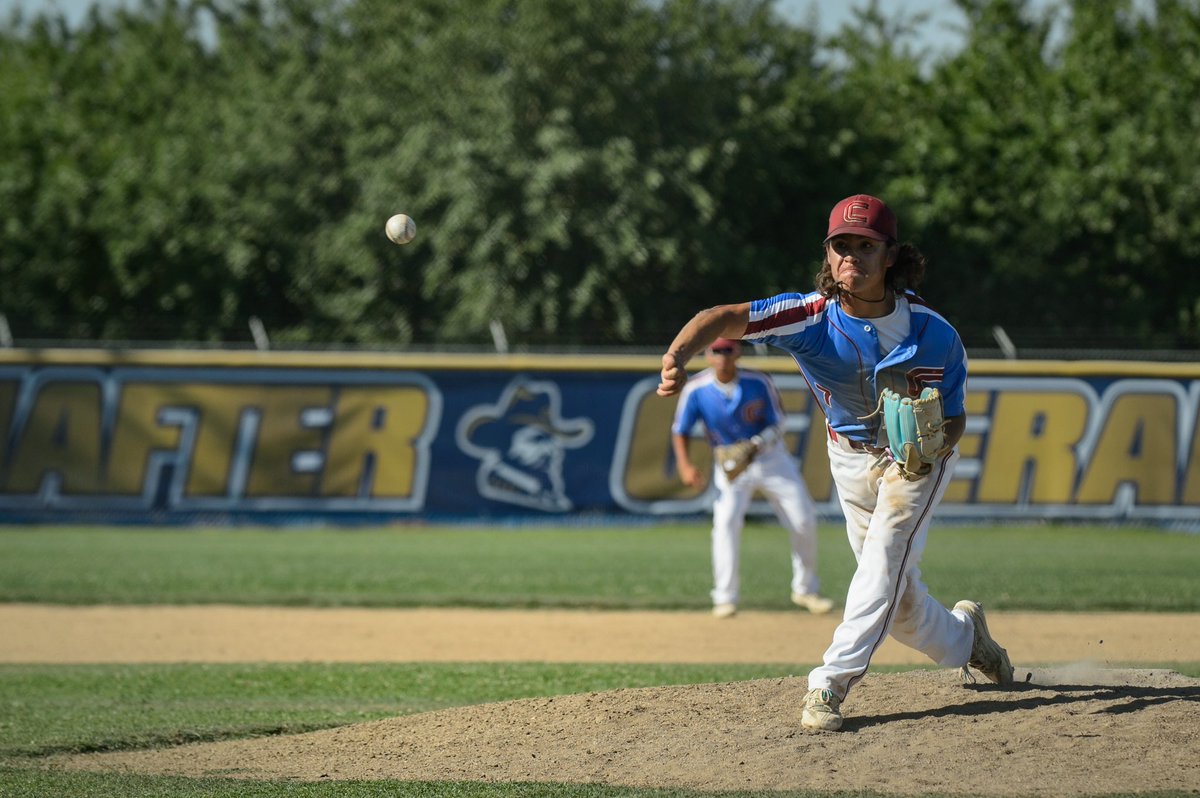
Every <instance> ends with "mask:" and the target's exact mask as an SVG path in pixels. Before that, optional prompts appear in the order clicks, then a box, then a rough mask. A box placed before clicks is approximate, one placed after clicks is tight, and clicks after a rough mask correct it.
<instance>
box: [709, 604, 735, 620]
mask: <svg viewBox="0 0 1200 798" xmlns="http://www.w3.org/2000/svg"><path fill="white" fill-rule="evenodd" d="M712 612H713V617H714V618H732V617H733V616H735V615H737V605H736V604H714V605H713V610H712Z"/></svg>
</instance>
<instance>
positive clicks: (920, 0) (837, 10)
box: [0, 0, 965, 52]
mask: <svg viewBox="0 0 1200 798" xmlns="http://www.w3.org/2000/svg"><path fill="white" fill-rule="evenodd" d="M867 1H868V0H777V3H778V5H777V7H778V9H779V11H780V13H781V14H783V15H784V16H785V17H787V18H788V19H794V20H797V21H801V22H804V21H808V20H809V19H814V18H815V19H816V21H817V23H818V26H819V29H820V30H821V32H822V33H833V32H835V31H837V30H839V29H841V27H842V24H843V23H844V22H846V21H848V20H849V19H850V16H851V10H852V9H853V8H854V7H856V6H863V5H865V4H866V2H867ZM96 2H101V3H103V4H104V5H109V6H116V5H122V4H123V5H136V0H0V15H2V16H4V17H7V16H8V13H9V12H10V11H11V10H12V9H14V8H20V9H23V10H24V11H26V12H37V11H43V10H50V9H57V10H59V11H61V12H62V13H63V14H64V16H66V18H67V20H68V22H79V21H80V20H82V19H83V18H84V15H85V14H86V12H87V9H88V8H90V7H91V6H92V5H93V4H94V3H96ZM880 7H881V9H882V10H883V12H884V14H885V15H888V16H890V15H892V14H894V13H905V14H910V15H915V14H918V13H927V14H929V19H928V21H927V22H925V23H924V24H923V25H921V26H920V28H919V30H918V36H917V38H916V39H915V40H914V44H916V45H919V46H921V47H922V48H928V49H929V50H932V51H936V52H946V51H952V50H954V49H957V47H959V46H961V44H962V37H961V36H960V35H957V34H956V33H955V32H954V29H955V28H956V27H957V26H960V25H961V24H962V23H963V22H964V21H965V19H964V17H963V16H962V13H961V12H960V11H959V10H958V8H957V7H956V6H955V4H954V2H953V0H881V3H880Z"/></svg>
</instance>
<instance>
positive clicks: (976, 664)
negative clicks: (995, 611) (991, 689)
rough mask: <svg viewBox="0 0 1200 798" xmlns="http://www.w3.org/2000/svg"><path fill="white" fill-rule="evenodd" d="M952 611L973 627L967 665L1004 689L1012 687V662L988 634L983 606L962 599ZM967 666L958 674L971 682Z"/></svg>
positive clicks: (971, 678)
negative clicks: (973, 632)
mask: <svg viewBox="0 0 1200 798" xmlns="http://www.w3.org/2000/svg"><path fill="white" fill-rule="evenodd" d="M954 609H956V610H959V611H961V612H962V613H963V614H964V615H966V616H967V617H968V618H970V619H971V622H972V623H973V624H974V625H975V639H974V641H973V642H972V643H971V658H970V659H969V660H967V665H970V666H971V667H972V668H974V669H975V670H977V671H979V672H980V673H982V674H983V675H984V676H986V677H987V678H988V680H990V681H992V682H995V683H996V684H999V685H1003V686H1005V687H1008V686H1010V685H1012V683H1013V666H1012V662H1010V661H1009V659H1008V652H1007V651H1005V650H1004V649H1002V648H1000V646H999V644H997V643H996V641H995V640H993V639H992V635H991V633H990V632H988V628H987V620H986V619H985V618H984V617H983V605H982V604H980V603H979V602H977V601H967V600H966V599H964V600H962V601H960V602H958V603H957V604H955V605H954ZM967 665H963V666H962V670H961V671H959V673H960V675H961V676H962V677H963V679H964V680H970V681H972V682H973V681H975V679H974V678H973V677H972V676H971V672H970V671H969V670H967Z"/></svg>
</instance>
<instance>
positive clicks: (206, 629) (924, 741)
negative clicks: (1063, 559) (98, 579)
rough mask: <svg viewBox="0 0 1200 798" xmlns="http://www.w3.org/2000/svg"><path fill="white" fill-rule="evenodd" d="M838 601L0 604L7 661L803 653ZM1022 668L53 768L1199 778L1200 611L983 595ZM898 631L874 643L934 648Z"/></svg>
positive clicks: (1015, 779)
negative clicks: (900, 639) (1039, 608)
mask: <svg viewBox="0 0 1200 798" xmlns="http://www.w3.org/2000/svg"><path fill="white" fill-rule="evenodd" d="M836 622H837V620H836V618H829V617H814V616H809V615H806V614H803V613H795V614H793V613H752V612H751V613H745V614H743V615H740V616H738V617H737V618H734V619H732V620H729V621H718V620H716V619H713V618H711V617H709V616H707V614H702V613H688V612H676V613H669V612H663V613H615V612H612V613H609V612H565V611H563V612H560V611H546V612H517V611H500V612H479V611H474V610H310V609H264V608H239V607H158V608H140V609H139V608H118V607H92V608H74V609H72V608H62V607H43V606H19V605H9V606H2V605H0V639H2V640H4V641H5V645H4V646H3V647H0V660H2V661H6V662H121V661H125V662H169V661H204V662H235V661H465V660H485V661H519V660H526V661H538V660H541V661H557V662H564V661H580V662H583V661H592V662H704V661H712V662H762V663H769V662H790V663H811V662H815V661H817V660H818V659H819V657H820V652H821V650H822V649H823V648H824V646H825V645H826V644H827V642H828V640H829V636H830V634H831V633H832V630H833V627H834V626H835V625H836ZM989 626H990V627H991V629H992V631H993V633H994V634H995V635H996V637H997V639H999V640H1000V641H1001V643H1002V644H1004V645H1005V646H1006V647H1007V648H1008V649H1009V651H1010V653H1011V654H1012V655H1013V660H1014V664H1016V665H1017V669H1018V671H1017V675H1018V679H1020V680H1025V679H1026V678H1027V679H1028V681H1021V683H1019V684H1018V685H1017V686H1016V687H1015V688H1014V689H1012V690H1001V689H999V688H996V687H994V686H992V685H964V684H962V683H960V681H959V680H958V677H957V675H956V673H955V672H954V671H950V670H940V671H916V672H911V673H903V674H879V673H872V674H869V675H868V676H867V677H866V678H865V679H864V680H863V681H862V683H861V684H859V685H858V686H857V687H856V688H855V690H854V691H853V692H852V693H851V694H850V696H849V697H848V698H847V701H846V703H845V706H844V710H845V713H846V716H847V721H846V726H845V728H844V730H843V731H841V732H837V733H811V732H805V731H804V730H802V729H801V728H800V727H799V723H798V720H799V710H798V706H799V702H800V699H801V697H802V696H803V694H804V692H805V687H806V684H805V681H804V679H803V676H801V675H797V676H793V677H789V678H780V679H760V680H755V681H747V682H737V683H728V684H706V685H688V686H671V687H654V688H642V689H627V690H614V691H608V692H602V693H588V694H582V695H570V696H559V697H554V698H537V699H525V700H520V701H509V702H503V703H494V704H483V705H478V706H471V707H460V708H455V709H448V710H442V711H437V712H428V713H423V714H419V715H413V716H407V717H399V718H389V719H385V720H381V721H375V722H371V723H363V724H356V725H352V726H345V727H341V728H337V729H329V730H325V731H319V732H312V733H309V734H301V735H291V736H281V737H268V738H261V739H253V740H236V741H229V742H220V743H204V744H196V745H188V746H181V747H177V748H170V749H165V750H153V751H135V752H121V753H109V754H92V755H80V756H69V757H68V756H64V757H58V758H55V759H53V760H52V761H51V762H50V763H49V764H50V765H51V766H53V767H63V768H69V769H84V770H118V771H127V772H139V773H159V774H175V775H184V776H232V777H238V778H251V779H286V780H303V781H309V780H312V781H321V780H331V779H332V780H377V779H405V780H422V781H425V780H428V781H440V780H467V781H479V782H509V781H539V782H576V783H598V784H609V785H625V786H638V787H663V788H692V789H701V790H749V791H760V792H762V791H772V790H784V789H814V790H855V789H863V790H866V789H871V790H877V791H880V792H885V793H890V794H895V795H924V794H928V793H932V792H938V793H945V794H970V795H1039V796H1042V795H1045V796H1051V795H1064V796H1075V795H1085V794H1094V793H1137V792H1147V791H1153V790H1196V789H1200V724H1197V723H1196V717H1197V715H1198V714H1200V680H1198V679H1192V678H1188V677H1184V676H1181V675H1179V674H1178V673H1174V672H1172V671H1170V670H1152V669H1147V668H1139V667H1136V665H1137V663H1147V662H1169V661H1200V634H1197V632H1198V631H1200V616H1196V615H1136V616H1132V615H1120V614H1084V615H1071V616H1058V615H1049V614H1045V615H1043V614H1034V613H994V614H989ZM918 661H920V660H919V658H918V657H915V656H913V655H912V654H911V652H907V651H906V650H905V649H903V648H901V647H899V646H895V644H894V643H889V644H888V645H887V646H885V647H884V649H882V650H881V651H880V652H879V656H877V657H876V662H879V663H883V662H918Z"/></svg>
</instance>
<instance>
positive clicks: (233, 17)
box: [0, 0, 1200, 350]
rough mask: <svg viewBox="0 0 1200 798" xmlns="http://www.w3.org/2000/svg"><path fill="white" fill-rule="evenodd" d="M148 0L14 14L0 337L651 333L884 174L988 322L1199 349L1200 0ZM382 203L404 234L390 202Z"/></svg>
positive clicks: (6, 107) (327, 340) (1078, 337)
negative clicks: (405, 220) (953, 13)
mask: <svg viewBox="0 0 1200 798" xmlns="http://www.w3.org/2000/svg"><path fill="white" fill-rule="evenodd" d="M957 4H958V6H959V8H960V9H961V10H962V11H963V13H964V15H965V17H966V20H967V21H966V29H965V31H964V32H963V34H964V35H963V42H964V44H963V47H962V48H961V49H958V50H955V51H954V52H950V53H941V54H934V55H931V54H929V53H925V52H922V51H920V49H919V48H918V47H917V45H916V39H915V38H914V37H913V36H912V30H913V27H912V25H913V23H914V21H913V20H907V21H906V20H904V19H902V18H900V19H897V18H892V17H887V16H885V15H884V14H883V13H882V11H881V6H880V5H879V4H878V3H877V2H865V1H864V2H862V3H860V8H859V9H858V14H857V18H856V19H855V21H854V22H853V23H852V24H849V25H847V26H846V27H845V28H844V29H843V30H841V31H839V32H838V34H837V35H835V36H831V37H822V36H821V35H820V34H819V33H818V31H817V30H816V29H815V28H810V27H808V26H807V25H806V24H805V23H801V22H797V21H795V20H789V19H786V18H784V17H783V16H782V15H781V14H780V13H779V10H778V9H777V8H776V6H775V4H774V3H773V2H772V1H771V0H661V1H660V2H647V1H646V0H406V2H404V3H395V2H390V0H143V1H142V3H141V5H139V6H137V7H136V8H128V7H117V8H107V7H106V8H99V7H97V8H93V9H92V10H91V12H90V13H89V15H88V16H87V18H86V19H85V20H84V21H83V22H82V23H79V24H73V25H69V24H68V23H67V21H66V20H65V19H64V18H63V17H62V16H61V14H59V13H57V12H45V13H40V14H36V15H31V16H22V15H20V14H18V13H14V14H12V15H11V16H10V17H9V18H8V19H7V20H5V21H4V22H3V24H2V25H0V208H2V209H3V214H2V218H0V286H2V288H0V313H3V314H4V316H5V317H6V319H7V321H8V324H9V326H10V328H11V329H12V333H13V335H14V336H15V337H16V338H17V339H18V340H20V339H31V340H32V339H37V340H41V339H84V338H86V339H95V338H99V339H107V340H122V341H170V340H178V341H191V342H212V343H216V342H222V341H225V342H228V341H240V340H245V339H246V338H247V337H248V336H247V333H246V323H247V319H249V318H250V317H258V318H259V319H261V320H262V321H263V322H264V324H265V326H266V328H267V329H268V330H269V332H270V334H271V337H272V339H273V340H274V341H276V342H281V343H287V344H294V345H313V346H322V345H330V346H340V345H365V346H384V347H388V346H397V347H401V346H406V345H410V344H429V343H435V344H444V345H453V344H463V345H469V344H479V343H485V342H490V341H491V335H490V330H491V325H492V323H493V322H496V321H498V322H499V323H500V324H502V325H503V327H504V330H505V331H506V334H507V337H508V339H509V340H510V341H511V342H513V343H514V344H515V345H530V346H542V345H551V344H553V345H560V346H597V345H603V346H637V347H643V346H647V347H657V346H661V345H664V344H665V343H666V342H667V341H668V340H669V339H670V337H671V334H672V333H673V331H674V330H675V329H677V328H678V326H679V325H680V324H682V322H683V321H684V320H686V319H687V318H688V317H690V316H691V314H692V313H693V312H694V311H695V310H697V309H699V308H701V307H706V306H709V305H712V304H716V303H719V302H730V301H743V300H747V299H753V298H757V297H761V296H768V295H770V294H773V293H776V292H779V291H787V290H800V291H807V290H811V289H812V286H813V275H814V274H815V272H816V269H817V265H818V261H819V259H820V257H821V251H820V242H821V239H822V237H823V234H824V228H825V222H826V219H827V214H828V212H829V208H830V207H832V205H833V203H834V202H836V201H837V200H838V199H840V198H841V197H843V196H846V195H848V194H851V193H857V192H860V191H861V192H868V193H873V194H877V195H879V196H881V197H883V198H885V199H886V200H887V201H888V202H889V203H890V204H891V205H892V206H893V207H894V208H896V210H897V211H898V214H899V216H900V220H901V231H900V232H901V238H902V239H903V240H906V241H912V242H914V243H916V244H917V246H918V247H919V248H920V249H921V250H922V251H923V252H924V253H925V255H926V256H927V258H928V263H929V267H928V277H927V279H926V284H925V288H924V291H923V293H924V294H925V296H926V298H927V299H928V300H929V301H930V302H931V303H932V304H933V305H934V306H935V307H937V308H938V309H939V310H940V311H941V312H942V313H944V314H945V315H946V316H947V317H948V318H950V319H951V321H952V322H954V323H955V324H956V326H958V327H959V329H960V330H961V331H962V332H963V335H964V339H965V340H966V341H967V343H968V346H991V345H992V337H991V331H992V329H993V327H995V326H1001V327H1003V328H1004V329H1005V330H1006V331H1007V332H1008V334H1009V335H1010V337H1011V338H1012V339H1013V340H1014V341H1015V342H1016V343H1017V345H1018V346H1019V347H1021V346H1026V347H1051V346H1076V347H1078V346H1104V347H1120V348H1140V349H1153V348H1159V349H1175V350H1179V349H1191V348H1196V347H1197V346H1200V159H1197V158H1196V157H1195V142H1196V131H1197V130H1200V101H1198V100H1197V98H1198V97H1200V3H1198V2H1197V0H1155V1H1154V2H1150V3H1147V2H1133V0H1071V1H1070V2H1065V1H1064V2H1060V3H1058V4H1051V5H1049V6H1045V5H1043V4H1035V3H1032V2H1028V0H957ZM397 212H404V213H407V214H409V215H410V216H412V217H413V218H414V219H415V220H416V222H417V225H418V234H417V238H416V240H415V241H413V242H412V243H410V244H408V245H406V246H404V247H397V246H395V245H393V244H391V243H390V242H389V241H388V240H387V239H386V238H385V237H384V234H383V223H384V221H385V220H386V219H387V217H388V216H390V215H391V214H393V213H397Z"/></svg>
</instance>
